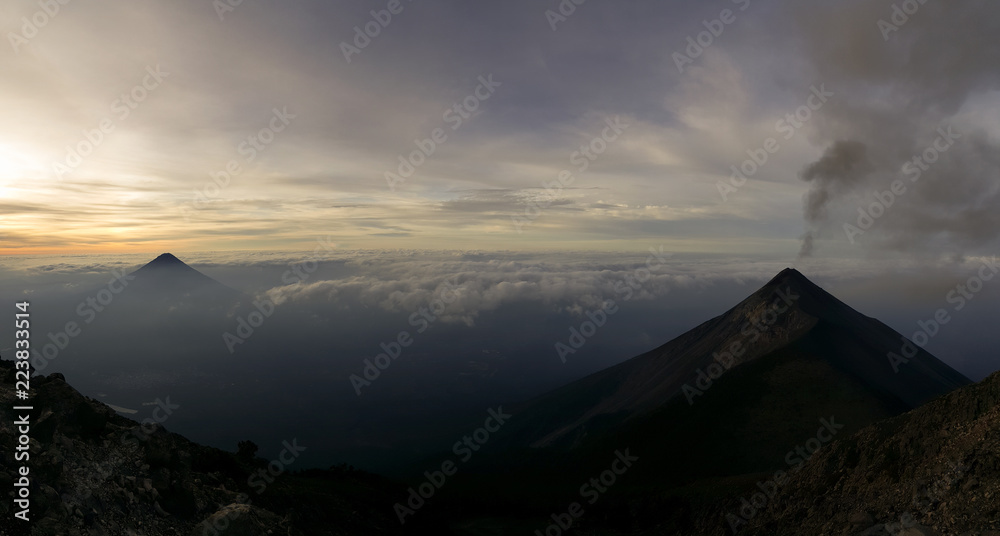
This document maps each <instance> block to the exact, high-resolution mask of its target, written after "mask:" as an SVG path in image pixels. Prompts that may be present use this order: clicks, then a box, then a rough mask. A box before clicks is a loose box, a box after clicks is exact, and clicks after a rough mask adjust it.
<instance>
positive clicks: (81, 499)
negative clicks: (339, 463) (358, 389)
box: [0, 361, 427, 536]
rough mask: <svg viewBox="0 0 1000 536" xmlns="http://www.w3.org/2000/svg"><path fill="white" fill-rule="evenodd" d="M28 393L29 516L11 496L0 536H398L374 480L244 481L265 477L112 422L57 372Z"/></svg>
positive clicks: (1, 416)
mask: <svg viewBox="0 0 1000 536" xmlns="http://www.w3.org/2000/svg"><path fill="white" fill-rule="evenodd" d="M0 376H2V378H3V381H2V382H0V400H4V401H6V402H5V403H4V404H3V405H0V445H3V449H4V455H3V457H2V458H0V488H2V489H3V490H5V493H6V494H8V495H12V493H13V492H12V491H10V490H13V489H14V488H13V483H14V480H15V478H16V473H17V470H18V467H20V466H21V465H22V462H19V461H18V462H15V460H14V457H13V456H14V455H13V447H14V445H15V444H16V441H17V433H16V427H15V425H14V424H13V423H14V421H15V418H16V416H15V414H14V411H13V409H12V407H13V406H14V400H15V397H14V368H13V363H12V362H10V361H0ZM31 388H32V391H33V395H34V396H33V397H32V399H31V400H29V401H27V402H26V403H31V404H32V405H33V406H34V408H35V411H34V412H32V416H31V423H32V424H31V432H30V435H31V443H30V446H31V448H30V453H31V459H30V460H29V461H28V462H27V465H28V467H29V468H30V470H31V475H32V476H33V477H34V478H33V479H32V482H31V486H30V489H31V500H32V504H31V510H30V519H31V521H30V522H29V523H24V522H22V521H16V520H14V512H13V510H14V504H13V502H12V500H4V501H0V535H20V534H29V532H28V531H27V530H25V529H26V528H28V527H30V534H37V535H45V536H52V535H68V536H97V535H113V536H118V535H142V536H167V535H170V536H177V535H179V536H203V535H213V536H214V535H232V536H258V535H265V534H271V535H288V536H294V535H314V534H316V535H321V534H331V535H333V534H338V535H343V534H399V533H402V529H403V527H401V526H400V524H399V522H398V520H397V519H396V517H395V515H393V512H392V508H391V505H392V504H393V503H394V502H395V501H397V500H398V499H399V497H400V496H405V487H398V486H397V485H395V484H393V483H391V482H389V481H386V480H384V479H382V478H380V477H376V476H374V475H370V474H366V473H362V472H360V471H354V470H350V469H348V468H337V469H332V470H329V471H321V470H309V471H296V468H295V466H294V461H291V463H290V464H289V465H288V466H286V467H284V468H283V469H284V470H283V472H282V474H280V475H279V476H277V477H275V478H274V479H273V481H272V482H270V483H267V482H266V480H265V479H262V478H260V477H259V476H255V475H258V474H259V472H260V471H261V470H265V471H266V468H267V467H268V461H267V460H263V459H260V458H256V459H255V458H253V457H252V456H238V455H236V454H233V453H228V452H224V451H221V450H219V449H214V448H209V447H203V446H200V445H197V444H195V443H192V442H190V441H188V440H187V439H185V438H184V437H181V436H179V435H177V434H173V433H169V432H167V431H166V430H165V429H164V428H163V427H162V426H160V425H154V424H152V423H151V422H150V423H147V424H142V425H140V424H139V423H137V422H135V421H131V420H129V419H126V418H123V417H121V416H119V415H118V414H116V413H115V412H114V411H113V410H112V409H111V408H109V407H108V406H105V405H104V404H101V403H100V402H98V401H96V400H93V399H89V398H86V397H84V396H82V395H81V394H79V393H78V392H77V391H76V390H75V389H73V388H72V387H71V386H70V385H69V384H67V383H66V381H65V380H64V379H63V377H62V375H60V374H53V375H50V376H47V377H42V376H39V377H35V378H33V379H32V380H31ZM291 439H292V438H289V440H290V441H291ZM285 459H286V460H292V457H291V455H290V454H289V455H286V456H285ZM426 519H427V518H426V517H425V518H424V520H425V521H426ZM206 522H207V524H206ZM407 528H409V527H407ZM420 529H421V527H415V528H414V530H417V531H418V532H419V531H420Z"/></svg>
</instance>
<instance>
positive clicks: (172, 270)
mask: <svg viewBox="0 0 1000 536" xmlns="http://www.w3.org/2000/svg"><path fill="white" fill-rule="evenodd" d="M129 276H131V277H134V278H135V280H134V281H132V282H131V283H130V284H129V287H130V290H132V291H133V292H132V293H135V294H143V296H142V299H143V300H145V301H147V302H149V303H154V302H164V301H166V302H175V301H178V300H181V299H188V300H198V301H200V302H201V303H198V304H197V305H199V306H207V307H210V308H217V307H219V306H228V305H231V304H233V303H235V302H240V301H245V298H246V296H244V295H243V294H242V293H241V292H239V291H237V290H235V289H232V288H230V287H227V286H226V285H223V284H222V283H220V282H218V281H216V280H215V279H212V278H211V277H209V276H207V275H205V274H203V273H201V272H199V271H198V270H195V269H194V268H192V267H190V266H188V265H187V264H185V263H184V261H182V260H180V259H178V258H177V257H175V256H174V255H173V254H170V253H164V254H162V255H160V256H159V257H156V258H155V259H153V260H152V261H150V262H149V263H147V264H146V265H144V266H142V267H141V268H139V269H138V270H136V271H134V272H132V273H131V274H129ZM132 293H129V294H132ZM206 302H208V303H206ZM174 305H175V306H176V305H184V304H174Z"/></svg>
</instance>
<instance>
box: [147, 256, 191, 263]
mask: <svg viewBox="0 0 1000 536" xmlns="http://www.w3.org/2000/svg"><path fill="white" fill-rule="evenodd" d="M149 264H156V265H168V264H184V261H182V260H180V259H178V258H177V257H175V256H174V255H173V254H171V253H164V254H163V255H160V256H159V257H157V258H155V259H153V260H152V261H151V262H150V263H149Z"/></svg>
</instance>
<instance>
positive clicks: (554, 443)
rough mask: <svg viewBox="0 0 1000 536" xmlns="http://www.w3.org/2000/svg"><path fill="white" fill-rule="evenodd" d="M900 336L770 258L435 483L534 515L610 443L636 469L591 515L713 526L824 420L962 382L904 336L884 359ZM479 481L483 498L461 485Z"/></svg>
mask: <svg viewBox="0 0 1000 536" xmlns="http://www.w3.org/2000/svg"><path fill="white" fill-rule="evenodd" d="M906 342H907V341H906V339H905V338H903V337H902V336H901V335H900V334H898V333H896V332H895V331H894V330H892V329H891V328H889V327H888V326H886V325H885V324H882V323H881V322H879V321H877V320H875V319H872V318H869V317H866V316H864V315H862V314H861V313H858V312H857V311H855V310H853V309H851V308H850V307H849V306H847V305H846V304H844V303H843V302H841V301H840V300H838V299H836V298H835V297H833V296H831V295H830V294H829V293H827V292H826V291H824V290H823V289H821V288H820V287H818V286H816V285H815V284H813V283H812V282H811V281H809V280H808V279H807V278H806V277H805V276H803V275H802V274H801V273H799V272H798V271H796V270H793V269H787V270H784V271H783V272H781V273H780V274H778V275H777V276H776V277H775V278H774V279H772V280H771V281H770V282H768V283H767V284H766V285H764V286H763V287H762V288H761V289H760V290H758V291H757V292H755V293H754V294H752V295H751V296H750V297H748V298H747V299H745V300H744V301H742V302H741V303H739V304H738V305H736V306H735V307H733V308H732V309H730V310H729V311H727V312H726V313H724V314H722V315H720V316H718V317H716V318H713V319H712V320H709V321H707V322H705V323H703V324H701V325H700V326H698V327H696V328H694V329H692V330H691V331H689V332H687V333H685V334H683V335H681V336H679V337H677V338H676V339H674V340H672V341H670V342H668V343H667V344H665V345H663V346H661V347H659V348H657V349H655V350H652V351H650V352H647V353H645V354H643V355H640V356H638V357H635V358H633V359H631V360H628V361H626V362H623V363H621V364H619V365H617V366H614V367H611V368H609V369H606V370H604V371H601V372H598V373H595V374H592V375H590V376H588V377H586V378H583V379H581V380H579V381H576V382H573V383H571V384H569V385H567V386H565V387H563V388H560V389H557V390H555V391H553V392H551V393H548V394H546V395H543V396H541V397H539V398H537V399H534V400H531V401H529V402H527V403H525V404H522V405H520V406H519V407H517V408H516V409H515V410H514V411H513V413H514V417H513V418H512V419H511V422H510V424H509V425H507V426H505V428H504V430H502V431H501V434H500V437H498V438H497V439H496V440H495V442H493V443H491V445H490V447H491V449H494V450H493V451H492V452H491V453H490V454H487V455H484V456H482V457H481V458H480V459H479V461H478V463H477V462H473V464H471V467H470V468H469V469H468V470H467V472H466V475H464V478H462V477H460V478H458V480H459V481H461V483H462V484H460V485H456V486H454V487H452V488H450V489H449V490H448V492H452V493H454V495H452V496H450V497H449V498H450V499H451V500H454V501H456V503H458V504H460V505H461V506H460V508H461V509H462V510H463V511H468V512H474V511H480V512H483V513H484V515H488V512H490V511H491V510H492V508H493V506H492V505H495V504H503V505H505V507H506V508H508V509H511V510H512V511H518V512H534V513H535V515H540V516H542V517H540V518H539V519H543V518H544V515H545V514H544V512H543V511H542V510H541V509H540V510H535V507H534V506H532V505H534V504H558V503H559V502H560V501H562V502H565V501H566V500H567V499H566V498H562V499H560V498H559V497H560V494H565V493H566V491H565V490H572V489H573V487H574V484H575V485H576V486H579V482H586V479H587V477H588V474H593V473H595V472H596V473H600V472H601V471H602V470H603V469H606V467H603V466H605V465H607V463H608V460H607V458H608V454H609V453H612V452H616V451H618V450H621V449H631V452H632V453H633V454H635V455H638V456H639V457H640V458H641V459H642V461H641V462H637V466H641V467H642V469H641V470H638V471H635V472H634V473H631V474H629V475H628V477H627V479H625V480H624V481H623V482H624V483H621V484H617V485H616V487H615V489H614V491H613V492H612V493H609V495H608V496H607V498H602V499H601V503H600V506H599V508H600V509H601V511H602V514H601V516H603V517H604V518H605V519H619V521H621V522H623V523H629V524H635V523H638V524H640V525H641V524H644V523H650V524H653V525H651V526H657V527H658V529H660V530H663V531H664V532H662V533H664V534H671V533H672V532H670V531H679V532H681V533H685V534H687V533H688V532H685V531H697V530H699V529H700V528H703V527H705V526H715V525H714V523H715V521H714V518H711V515H715V513H717V512H716V511H715V508H716V507H715V506H714V505H716V504H717V503H719V502H720V501H724V500H725V499H727V498H728V497H731V496H735V495H738V494H739V493H741V492H743V491H745V490H746V488H747V487H752V486H753V485H754V484H755V483H756V482H757V481H758V480H759V479H760V478H761V475H769V474H771V473H773V472H774V471H775V470H780V469H789V464H790V463H791V462H789V461H788V460H789V457H788V452H789V451H790V450H792V449H794V448H795V447H796V446H798V445H802V444H803V443H804V442H806V441H807V440H809V439H814V440H815V438H816V436H817V428H818V427H820V426H823V423H834V424H835V426H832V428H834V429H835V430H836V431H835V434H836V435H837V437H842V436H845V435H849V434H851V433H853V432H855V431H857V430H859V429H860V428H862V427H864V426H867V425H869V424H871V423H873V422H876V421H879V420H882V419H886V418H889V417H893V416H896V415H899V414H901V413H904V412H906V411H909V410H911V409H913V408H915V407H917V406H919V405H920V404H922V403H925V402H927V401H928V400H930V399H933V398H935V397H939V396H941V395H943V394H946V393H948V392H950V391H952V390H954V389H956V388H959V387H962V386H965V385H968V384H969V383H971V382H970V381H969V380H968V379H967V378H965V377H964V376H962V375H961V374H959V373H958V372H956V371H955V370H953V369H951V368H950V367H948V366H947V365H945V364H944V363H942V362H941V361H940V360H938V359H937V358H935V357H934V356H932V355H931V354H929V353H927V352H924V351H922V350H919V349H917V348H916V347H915V346H914V349H916V353H915V354H914V355H913V357H912V359H910V360H909V361H908V362H907V363H905V364H897V367H895V368H894V366H893V364H892V363H891V362H890V360H889V358H888V355H889V353H890V352H895V353H899V352H900V347H901V345H903V344H905V343H906ZM793 458H794V457H793ZM569 475H572V476H569ZM463 485H468V486H469V487H468V488H463ZM483 486H485V487H488V488H490V489H492V490H494V491H495V493H494V494H493V495H491V496H490V499H489V500H490V501H491V503H490V504H484V503H482V502H480V501H479V495H477V494H476V493H475V492H474V489H475V488H480V487H483ZM563 496H564V495H563ZM564 497H565V496H564ZM570 498H572V497H570ZM550 508H551V507H550ZM705 516H709V517H705ZM657 520H659V521H657ZM698 533H702V532H698Z"/></svg>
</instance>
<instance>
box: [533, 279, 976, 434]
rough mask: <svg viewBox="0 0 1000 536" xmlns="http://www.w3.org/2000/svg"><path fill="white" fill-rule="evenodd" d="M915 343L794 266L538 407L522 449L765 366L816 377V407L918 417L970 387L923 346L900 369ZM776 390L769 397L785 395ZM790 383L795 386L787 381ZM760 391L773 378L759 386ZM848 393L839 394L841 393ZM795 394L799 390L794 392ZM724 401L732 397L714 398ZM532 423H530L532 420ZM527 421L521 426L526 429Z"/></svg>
mask: <svg viewBox="0 0 1000 536" xmlns="http://www.w3.org/2000/svg"><path fill="white" fill-rule="evenodd" d="M908 342H909V341H908V340H907V339H906V338H905V337H903V336H902V335H900V334H899V333H897V332H896V331H894V330H893V329H892V328H890V327H889V326H886V325H885V324H883V323H882V322H879V321H878V320H875V319H873V318H869V317H867V316H864V315H863V314H861V313H859V312H857V311H855V310H854V309H852V308H850V307H849V306H848V305H847V304H845V303H844V302H842V301H840V300H838V299H837V298H835V297H834V296H832V295H831V294H829V293H828V292H826V291H825V290H823V289H822V288H820V287H819V286H817V285H816V284H814V283H813V282H812V281H810V280H809V279H808V278H806V277H805V276H804V275H802V273H800V272H799V271H797V270H795V269H792V268H788V269H785V270H783V271H782V272H781V273H779V274H778V275H777V276H775V277H774V278H773V279H772V280H771V281H770V282H768V283H767V284H766V285H764V286H763V287H762V288H761V289H760V290H758V291H757V292H755V293H754V294H752V295H751V296H749V297H748V298H746V299H745V300H743V301H742V302H740V303H739V304H738V305H736V306H735V307H733V308H732V309H730V310H729V311H727V312H726V313H724V314H722V315H720V316H718V317H716V318H713V319H711V320H709V321H707V322H705V323H703V324H701V325H700V326H698V327H696V328H694V329H692V330H690V331H688V332H687V333H684V334H683V335H681V336H679V337H677V338H675V339H673V340H672V341H670V342H668V343H666V344H664V345H663V346H660V347H659V348H656V349H654V350H651V351H649V352H647V353H645V354H642V355H640V356H637V357H635V358H633V359H630V360H628V361H625V362H623V363H621V364H619V365H617V366H614V367H611V368H609V369H605V370H603V371H600V372H597V373H595V374H593V375H591V376H588V377H586V378H583V379H581V380H579V381H577V382H574V383H572V384H570V385H567V386H565V387H563V388H561V389H558V390H556V391H554V392H551V393H549V394H547V395H544V396H542V397H540V398H539V399H536V400H534V401H532V402H530V403H528V404H526V405H525V406H523V407H522V410H523V411H524V412H525V413H527V414H531V415H535V416H537V417H535V418H534V419H533V420H534V422H533V423H531V424H525V425H524V426H525V429H524V430H523V431H522V434H523V435H522V436H521V441H522V442H525V443H526V444H528V445H530V446H533V447H544V446H553V445H563V446H573V445H574V444H576V443H577V442H579V441H580V440H581V439H583V438H585V437H587V436H589V435H592V434H593V433H594V431H595V428H597V429H613V428H615V427H616V426H619V425H621V424H623V423H625V422H627V421H631V420H633V419H635V418H637V417H639V416H642V415H645V414H648V413H650V412H653V411H655V410H657V409H658V408H662V407H663V406H664V405H665V404H667V403H668V402H671V401H675V400H677V399H681V400H683V401H684V405H690V406H695V405H697V404H698V403H699V402H700V401H701V400H703V399H705V398H707V397H708V395H709V394H710V393H711V391H714V390H715V389H716V384H717V383H719V380H720V379H722V378H724V377H725V376H728V375H730V374H731V373H733V372H735V371H740V370H743V371H744V373H745V371H746V368H745V367H748V366H750V365H757V366H759V367H766V366H768V365H778V364H779V363H785V362H787V363H785V364H784V365H782V366H781V370H783V371H784V372H787V373H791V371H792V370H793V369H794V370H797V371H799V372H800V373H802V374H805V373H807V372H808V373H812V374H813V375H815V379H816V380H817V381H818V382H819V383H820V385H819V386H818V387H819V388H818V389H817V390H816V391H814V392H813V393H811V394H809V393H807V394H806V396H807V398H806V399H805V400H801V401H798V400H795V401H790V402H794V403H795V404H797V405H798V406H799V407H803V406H806V407H807V406H808V401H809V397H811V398H813V399H820V398H826V397H829V396H836V397H842V398H843V400H844V401H845V402H846V401H848V400H854V399H856V398H857V397H859V396H863V397H865V398H867V399H869V400H870V401H871V404H872V409H876V413H879V414H882V415H884V416H888V415H894V414H898V413H902V412H904V411H908V410H910V409H913V408H915V407H917V406H919V405H921V404H922V403H924V402H926V401H928V400H930V399H931V398H934V397H937V396H940V395H943V394H945V393H947V392H950V391H952V390H954V389H956V388H958V387H962V386H964V385H968V384H970V383H971V381H970V380H969V379H968V378H966V377H964V376H963V375H962V374H960V373H958V372H957V371H955V370H954V369H952V368H951V367H949V366H948V365H946V364H944V363H943V362H941V361H940V360H939V359H937V358H936V357H934V356H933V355H931V354H930V353H928V352H926V351H924V350H922V349H920V348H918V347H917V346H916V345H912V346H908V348H911V349H916V355H914V356H913V358H912V359H909V360H908V362H907V363H905V364H899V363H894V362H893V360H892V359H890V357H889V355H890V353H896V354H899V353H900V351H901V350H900V349H901V348H902V347H903V346H904V345H906V344H907V343H908ZM773 379H774V380H776V381H778V383H774V384H772V385H771V386H770V387H769V389H770V390H775V389H781V388H782V387H781V382H782V381H784V380H781V379H780V377H776V378H773ZM789 379H791V378H789ZM756 381H757V382H760V384H761V386H762V387H763V386H765V385H766V381H767V378H762V377H760V378H757V379H756ZM837 386H839V387H842V388H845V389H846V388H847V386H850V390H849V391H850V392H849V393H848V391H842V392H839V393H838V392H831V388H834V387H837ZM789 387H791V386H789ZM713 394H714V395H715V396H725V394H724V393H713ZM525 420H528V419H525ZM522 422H523V421H522Z"/></svg>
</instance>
